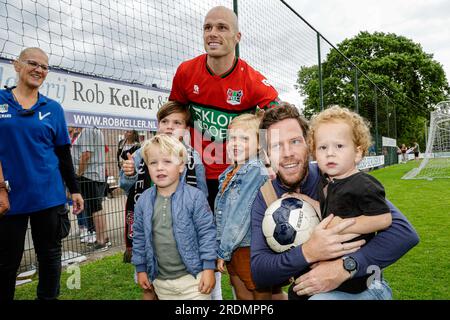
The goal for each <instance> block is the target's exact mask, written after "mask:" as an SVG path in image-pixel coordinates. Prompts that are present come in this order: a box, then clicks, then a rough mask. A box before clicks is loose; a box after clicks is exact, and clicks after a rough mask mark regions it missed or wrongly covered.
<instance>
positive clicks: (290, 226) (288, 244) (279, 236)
mask: <svg viewBox="0 0 450 320" xmlns="http://www.w3.org/2000/svg"><path fill="white" fill-rule="evenodd" d="M319 222H320V219H319V216H318V214H317V212H316V210H314V208H313V206H312V205H310V204H309V203H308V202H306V201H302V200H300V199H298V198H295V197H286V198H281V199H278V200H276V201H275V202H273V203H272V204H271V205H270V206H269V207H268V208H267V210H266V213H265V215H264V219H263V222H262V229H263V233H264V236H265V237H266V241H267V244H268V245H269V247H270V248H271V249H272V250H273V251H275V252H283V251H286V250H288V249H290V248H293V247H296V246H299V245H301V244H302V243H304V242H305V241H306V240H308V239H309V236H310V235H311V233H312V232H313V229H314V227H315V226H316V225H318V224H319Z"/></svg>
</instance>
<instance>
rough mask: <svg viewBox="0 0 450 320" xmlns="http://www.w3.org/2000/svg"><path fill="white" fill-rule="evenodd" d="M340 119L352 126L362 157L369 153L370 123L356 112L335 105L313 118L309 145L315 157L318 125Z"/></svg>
mask: <svg viewBox="0 0 450 320" xmlns="http://www.w3.org/2000/svg"><path fill="white" fill-rule="evenodd" d="M339 121H343V122H345V123H347V124H348V125H349V126H350V128H351V130H352V133H353V143H354V144H355V146H356V147H360V148H361V151H362V157H364V156H365V155H366V154H367V152H368V150H369V147H370V145H371V144H372V138H371V135H370V129H369V128H370V123H369V122H368V121H367V120H365V119H364V118H363V117H361V116H360V115H359V114H357V113H356V112H353V111H350V110H349V109H348V108H343V107H340V106H337V105H334V106H331V107H330V108H328V109H326V110H324V111H322V112H320V113H319V114H317V115H315V116H313V118H312V119H311V122H310V127H309V134H308V146H309V150H310V152H311V154H312V155H313V157H315V150H316V147H317V146H316V142H315V135H316V132H317V128H318V126H319V125H320V124H323V123H330V122H334V123H336V122H339Z"/></svg>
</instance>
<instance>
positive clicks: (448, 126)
mask: <svg viewBox="0 0 450 320" xmlns="http://www.w3.org/2000/svg"><path fill="white" fill-rule="evenodd" d="M437 178H450V101H442V102H439V103H438V104H437V105H436V110H435V111H433V112H432V113H431V117H430V130H429V134H428V141H427V149H426V151H425V154H424V158H423V160H422V162H421V163H420V166H419V167H418V168H414V169H413V170H411V171H409V172H408V173H407V174H406V175H405V176H403V178H402V179H429V180H432V179H437Z"/></svg>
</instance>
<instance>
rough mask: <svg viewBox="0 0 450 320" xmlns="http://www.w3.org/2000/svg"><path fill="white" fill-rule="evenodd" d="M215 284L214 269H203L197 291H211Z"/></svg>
mask: <svg viewBox="0 0 450 320" xmlns="http://www.w3.org/2000/svg"><path fill="white" fill-rule="evenodd" d="M215 285H216V278H215V277H214V270H211V269H207V270H203V274H202V278H201V279H200V283H199V285H198V291H200V293H203V294H209V293H211V291H212V289H213V288H214V286H215Z"/></svg>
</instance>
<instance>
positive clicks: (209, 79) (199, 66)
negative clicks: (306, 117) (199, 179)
mask: <svg viewBox="0 0 450 320" xmlns="http://www.w3.org/2000/svg"><path fill="white" fill-rule="evenodd" d="M169 100H174V101H178V102H180V103H183V104H186V105H188V106H189V110H190V112H191V115H192V119H193V121H194V127H193V128H192V130H191V135H192V137H191V142H192V145H193V147H194V148H195V149H196V150H197V151H198V153H199V154H200V156H201V157H202V160H203V163H204V165H205V169H206V178H207V179H217V178H218V177H219V175H220V174H221V173H222V172H223V171H224V170H225V169H226V168H227V167H228V165H229V163H227V161H226V148H225V141H226V135H227V133H226V132H227V129H228V125H229V124H230V122H231V120H232V119H233V118H234V117H236V116H238V115H240V114H243V113H251V112H254V111H255V109H256V107H259V108H261V109H263V108H267V107H271V106H273V105H276V104H277V101H278V92H277V91H276V90H275V89H274V88H273V87H272V85H270V83H269V82H268V81H267V80H266V78H265V77H264V76H263V75H262V74H260V73H259V72H258V71H256V70H254V69H253V68H252V67H250V66H249V65H248V64H247V63H246V62H245V61H244V60H242V59H236V61H235V63H234V65H233V67H232V68H231V69H230V70H229V71H228V72H226V73H225V74H223V75H220V76H218V75H215V74H214V73H213V72H212V71H211V70H210V69H209V68H208V67H207V64H206V54H204V55H201V56H199V57H197V58H194V59H192V60H188V61H185V62H183V63H182V64H181V65H180V66H179V67H178V69H177V72H176V74H175V77H174V78H173V83H172V91H171V93H170V97H169Z"/></svg>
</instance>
